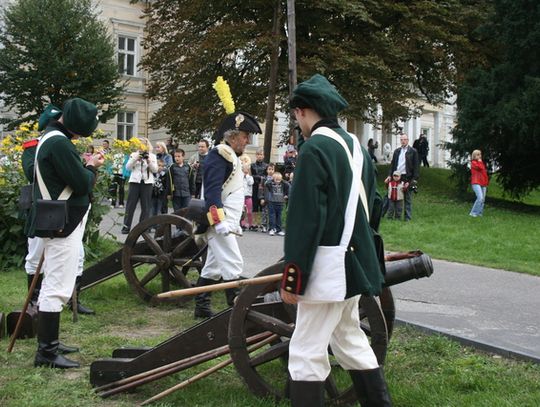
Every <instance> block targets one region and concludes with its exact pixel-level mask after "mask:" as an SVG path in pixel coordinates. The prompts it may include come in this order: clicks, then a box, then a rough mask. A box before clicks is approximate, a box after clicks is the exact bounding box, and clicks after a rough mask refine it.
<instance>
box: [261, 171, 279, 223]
mask: <svg viewBox="0 0 540 407" xmlns="http://www.w3.org/2000/svg"><path fill="white" fill-rule="evenodd" d="M274 171H275V166H274V164H272V163H270V164H268V167H266V177H265V178H263V179H262V180H261V183H260V184H259V196H260V197H261V199H260V202H259V206H260V207H261V232H263V233H266V232H268V191H267V190H266V183H267V182H268V181H272V175H274Z"/></svg>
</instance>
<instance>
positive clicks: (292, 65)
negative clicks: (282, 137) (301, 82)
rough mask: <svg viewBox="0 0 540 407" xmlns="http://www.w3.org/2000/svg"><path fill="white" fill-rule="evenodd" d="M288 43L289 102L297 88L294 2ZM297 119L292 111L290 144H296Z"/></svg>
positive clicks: (289, 2) (291, 2)
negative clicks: (295, 129)
mask: <svg viewBox="0 0 540 407" xmlns="http://www.w3.org/2000/svg"><path fill="white" fill-rule="evenodd" d="M287 34H288V35H287V42H288V47H289V100H290V99H291V96H292V92H293V89H294V88H295V87H296V81H297V79H296V12H295V7H294V0H287ZM295 127H296V119H295V118H294V115H293V113H292V111H290V118H289V143H290V144H296V137H295V132H294V128H295Z"/></svg>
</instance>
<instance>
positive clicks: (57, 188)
mask: <svg viewBox="0 0 540 407" xmlns="http://www.w3.org/2000/svg"><path fill="white" fill-rule="evenodd" d="M53 130H60V131H61V132H62V133H64V134H65V135H69V133H68V132H67V130H65V127H63V126H62V124H61V123H58V122H56V123H54V124H52V125H50V126H49V127H47V130H46V131H45V133H48V132H49V131H53ZM35 151H36V148H35V147H33V148H31V149H27V150H25V152H24V153H23V156H22V164H23V170H24V172H25V175H26V176H27V177H28V178H31V177H32V178H33V176H32V175H31V174H32V173H33V172H34V157H35ZM38 165H39V169H40V172H41V176H42V178H43V182H44V183H45V185H46V186H47V189H48V190H49V193H50V195H51V199H57V198H58V196H59V195H60V193H61V192H62V190H63V189H64V188H65V187H66V185H69V186H70V187H71V188H72V189H73V193H72V194H71V196H70V198H69V199H68V210H69V213H68V223H67V224H66V228H65V229H64V231H63V232H62V233H61V234H58V233H56V232H55V236H58V237H66V236H69V234H70V233H71V232H72V231H73V230H74V229H75V227H77V225H78V224H79V222H80V221H81V220H82V218H83V216H84V214H85V213H86V211H87V210H88V206H89V204H90V193H91V192H92V188H93V186H94V183H95V178H96V176H95V169H94V167H92V166H88V167H84V166H83V164H82V161H81V158H80V156H79V153H78V152H77V149H76V148H75V146H74V145H73V143H72V142H71V140H70V139H69V138H68V137H63V136H54V137H51V138H50V139H48V140H46V141H45V143H44V144H43V145H42V146H41V147H40V148H39V154H38ZM33 198H34V199H33V204H32V208H31V209H30V212H29V215H28V219H27V221H26V226H25V233H26V235H27V236H29V237H34V236H38V237H52V236H51V232H49V231H39V230H36V229H35V226H34V223H35V219H36V216H38V214H37V213H36V207H35V202H36V200H37V199H41V198H42V196H41V193H40V191H39V188H38V186H37V182H36V184H35V187H34V194H33Z"/></svg>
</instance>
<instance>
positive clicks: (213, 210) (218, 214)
mask: <svg viewBox="0 0 540 407" xmlns="http://www.w3.org/2000/svg"><path fill="white" fill-rule="evenodd" d="M206 217H207V218H208V223H209V224H210V225H217V224H218V223H219V222H221V221H222V220H224V219H225V211H224V210H223V208H218V207H217V206H216V205H212V206H211V207H210V208H209V210H208V213H207V214H206Z"/></svg>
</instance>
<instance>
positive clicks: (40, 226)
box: [34, 131, 73, 232]
mask: <svg viewBox="0 0 540 407" xmlns="http://www.w3.org/2000/svg"><path fill="white" fill-rule="evenodd" d="M54 136H63V137H65V135H64V134H63V133H61V132H59V131H51V132H50V133H47V134H46V135H44V136H43V137H42V138H41V140H40V141H39V144H38V146H37V149H36V159H35V165H34V168H35V174H34V179H37V182H38V187H39V191H40V193H41V196H42V197H43V199H37V200H36V208H35V209H36V218H35V222H34V226H35V229H36V230H41V231H52V232H62V230H64V228H65V227H66V224H67V222H68V203H67V200H68V199H69V197H70V196H71V194H72V193H73V190H72V189H71V187H70V186H69V185H66V187H65V188H64V189H63V190H62V192H61V193H60V196H58V199H52V198H51V194H50V193H49V190H48V189H47V186H46V185H45V182H44V181H43V178H42V176H41V172H40V170H39V165H38V154H39V149H40V147H41V146H42V145H43V143H44V142H45V141H46V140H47V139H49V138H51V137H54Z"/></svg>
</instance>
